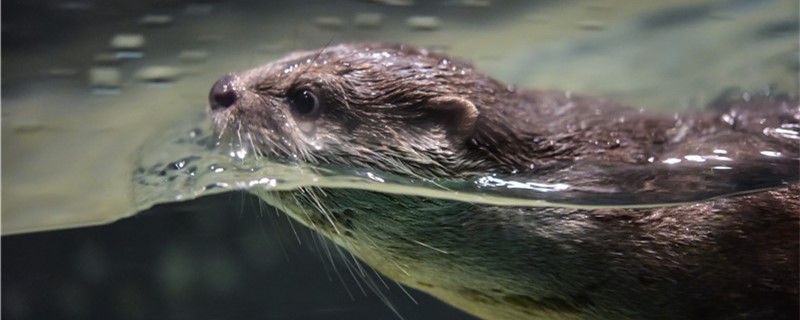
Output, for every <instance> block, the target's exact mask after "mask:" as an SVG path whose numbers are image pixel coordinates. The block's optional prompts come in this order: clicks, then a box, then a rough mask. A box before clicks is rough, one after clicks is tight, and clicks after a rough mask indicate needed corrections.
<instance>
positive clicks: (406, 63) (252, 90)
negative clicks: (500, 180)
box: [209, 44, 509, 177]
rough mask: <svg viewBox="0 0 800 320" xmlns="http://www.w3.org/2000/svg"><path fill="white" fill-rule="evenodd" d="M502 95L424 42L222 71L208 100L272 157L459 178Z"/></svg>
mask: <svg viewBox="0 0 800 320" xmlns="http://www.w3.org/2000/svg"><path fill="white" fill-rule="evenodd" d="M503 93H505V94H508V93H509V91H508V90H506V87H505V86H504V85H502V84H500V83H499V82H497V81H494V80H492V79H491V78H489V77H487V76H484V75H482V74H480V73H478V72H476V71H474V70H473V68H472V66H471V65H469V64H467V63H464V62H461V61H457V60H453V59H451V58H449V57H447V56H444V55H441V54H436V53H432V52H429V51H427V50H425V49H420V48H415V47H409V46H403V45H382V44H344V45H339V46H335V47H328V48H324V49H322V50H320V51H306V52H298V53H294V54H291V55H289V56H287V57H285V58H283V59H281V60H278V61H275V62H272V63H269V64H267V65H265V66H262V67H259V68H255V69H252V70H248V71H244V72H240V73H231V74H228V75H225V76H224V77H222V78H221V79H220V80H219V81H217V83H216V84H214V86H213V88H212V89H211V92H210V95H209V100H210V110H211V114H212V118H213V121H214V124H215V127H216V130H218V131H219V132H218V133H220V134H223V135H225V134H227V135H230V136H231V137H235V139H239V140H240V142H242V144H243V146H252V147H253V148H255V149H256V150H254V151H255V152H257V153H261V154H263V155H265V156H267V157H271V158H275V159H277V160H288V161H298V162H305V163H309V164H312V165H315V164H321V165H327V164H330V165H341V166H346V167H357V168H368V169H377V170H382V171H385V172H389V173H394V174H400V175H404V176H411V177H452V176H457V175H459V174H463V173H464V172H466V171H469V170H471V169H474V168H475V167H476V164H475V163H470V162H469V161H467V160H466V159H469V157H465V153H468V152H469V151H468V148H467V147H466V145H467V144H468V142H469V141H470V140H471V139H472V136H473V135H474V134H475V132H476V130H478V129H477V126H478V121H479V118H480V117H481V113H482V112H483V111H482V109H483V108H485V106H489V105H492V104H494V103H496V100H497V99H498V97H500V96H501V95H502V94H503Z"/></svg>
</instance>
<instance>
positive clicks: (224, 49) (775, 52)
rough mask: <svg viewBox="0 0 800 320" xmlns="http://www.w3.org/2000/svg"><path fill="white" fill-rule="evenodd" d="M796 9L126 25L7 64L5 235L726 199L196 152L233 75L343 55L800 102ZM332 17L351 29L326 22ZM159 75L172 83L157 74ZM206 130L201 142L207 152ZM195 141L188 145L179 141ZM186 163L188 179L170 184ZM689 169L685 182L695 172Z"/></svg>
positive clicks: (277, 13)
mask: <svg viewBox="0 0 800 320" xmlns="http://www.w3.org/2000/svg"><path fill="white" fill-rule="evenodd" d="M796 6H797V4H796V3H792V2H790V1H709V2H689V1H678V2H670V3H669V5H667V4H653V3H648V4H644V3H640V2H636V1H601V2H580V1H577V2H571V3H570V4H569V5H564V4H561V3H555V2H541V3H533V2H511V1H509V2H503V3H501V2H500V1H498V2H497V3H494V4H492V5H491V6H489V7H473V6H464V5H460V3H459V2H457V1H456V2H441V3H438V2H436V3H427V4H418V5H417V6H411V7H388V6H385V5H380V4H375V3H348V4H347V5H346V6H333V7H332V6H331V5H330V4H327V3H324V2H320V3H309V4H303V5H302V8H298V5H295V4H291V3H282V4H259V3H230V4H219V5H214V6H197V5H187V6H173V7H170V8H166V9H161V10H155V11H157V12H166V13H169V14H170V15H169V16H170V17H171V18H172V20H171V21H170V22H169V23H168V24H166V25H156V26H149V25H146V24H142V21H141V20H140V19H142V17H141V16H137V17H126V18H124V19H119V20H117V21H110V22H109V21H106V22H104V24H103V27H102V28H96V29H93V30H90V31H84V32H80V33H76V34H75V35H71V36H70V37H69V39H68V40H66V41H65V40H63V39H62V40H61V41H56V42H54V43H51V44H48V43H44V44H41V45H39V46H35V47H34V46H27V47H24V48H21V49H17V50H15V48H12V49H10V50H8V49H7V50H5V51H4V56H3V60H4V62H6V63H4V69H3V85H4V87H3V89H4V91H3V118H2V119H3V132H2V133H3V187H4V190H3V191H4V192H3V200H4V201H3V233H4V234H10V233H18V232H25V231H35V230H48V229H59V228H66V227H73V226H81V225H90V224H98V223H104V222H111V221H114V220H117V219H119V218H121V217H124V216H129V215H132V214H135V213H136V212H138V211H140V210H143V209H145V208H147V207H149V206H151V205H153V204H156V203H163V202H168V201H182V200H189V199H192V198H195V197H198V196H201V195H204V194H209V193H214V192H221V191H226V190H231V189H246V188H254V187H257V188H263V187H267V188H278V189H290V188H295V187H297V186H302V185H321V186H335V187H355V188H368V189H374V188H378V189H379V190H384V191H387V192H400V193H414V194H424V195H428V196H437V197H445V198H456V199H461V200H466V201H483V202H491V203H498V202H503V203H509V204H527V205H543V204H547V205H552V204H557V205H653V204H658V203H675V202H683V201H691V200H699V199H702V198H708V197H713V196H719V195H723V194H726V193H731V192H740V191H742V190H736V189H735V188H733V189H732V188H730V187H724V186H722V183H720V185H715V182H714V181H717V180H711V181H710V182H709V183H708V184H707V185H705V187H707V189H706V191H709V190H710V191H711V192H708V193H704V194H702V196H700V197H699V198H698V197H694V198H692V197H690V196H689V195H690V194H696V192H694V191H698V190H689V192H687V193H686V194H685V195H680V194H675V195H662V196H660V197H654V198H650V199H637V198H636V197H630V195H624V197H618V198H619V199H616V200H614V199H612V198H613V197H611V198H609V197H607V196H608V194H606V195H605V196H596V195H595V194H592V193H585V192H584V193H574V194H569V190H566V191H565V190H560V189H559V188H561V187H563V186H562V185H559V181H558V178H559V177H557V176H554V177H545V178H542V177H523V178H522V179H520V177H485V179H483V180H481V179H477V180H475V181H461V182H447V181H444V182H443V181H428V182H426V181H417V182H410V181H406V180H403V179H397V178H396V177H395V178H392V177H387V176H383V175H382V174H381V173H379V172H374V173H370V174H374V175H375V176H376V177H379V179H375V178H374V177H373V178H371V177H370V176H369V175H367V172H364V171H363V170H362V169H363V168H354V169H355V171H348V170H349V168H344V170H342V168H337V169H335V170H334V171H333V172H331V171H327V172H326V173H325V174H320V171H319V170H320V169H319V168H316V169H315V168H305V167H302V166H301V167H298V166H277V165H271V164H265V163H263V161H262V163H251V162H248V161H252V159H245V161H242V159H237V158H238V157H236V156H234V157H229V156H226V154H225V152H219V150H215V149H214V148H211V147H209V145H208V143H209V142H208V141H206V140H204V142H203V143H205V144H198V143H197V141H195V140H192V139H199V138H204V139H210V137H208V129H207V128H208V126H207V124H206V123H207V119H206V118H204V109H205V105H206V95H207V92H208V89H209V87H210V84H212V83H213V82H214V80H215V79H216V78H217V77H218V76H219V75H221V74H224V73H226V72H228V71H232V70H242V69H247V68H250V67H254V66H256V65H259V64H262V63H264V62H267V61H270V60H272V59H275V58H278V57H280V56H282V55H283V54H285V53H286V52H289V51H292V50H295V49H301V48H315V47H319V46H322V45H324V44H326V43H330V42H346V41H391V42H408V43H413V44H417V45H423V46H428V47H433V48H440V49H444V50H446V51H447V52H449V53H451V54H452V55H454V56H459V57H462V58H465V59H468V60H472V61H473V62H474V63H475V64H476V65H477V67H478V68H479V69H481V70H484V71H485V72H487V73H489V74H491V75H493V76H495V77H497V78H498V79H501V80H503V81H505V82H508V83H513V84H517V85H518V86H520V87H536V88H548V89H560V90H566V91H572V92H580V93H582V94H588V95H597V96H603V97H609V98H613V99H617V100H619V101H622V102H625V103H628V104H630V105H635V106H640V107H642V108H646V109H655V110H683V109H686V108H700V107H702V106H703V105H704V104H705V103H707V102H708V101H710V100H712V99H713V98H715V97H717V96H718V95H719V94H720V93H721V92H724V91H725V90H727V89H730V88H740V89H741V90H742V91H744V92H761V91H763V90H765V89H764V88H770V90H772V91H773V92H775V91H777V92H781V93H789V94H797V75H796V74H797V62H796V56H797V48H798V44H797V36H796V35H797V34H796V30H795V29H796V26H797V18H796V14H795V13H796ZM59 8H60V7H59ZM70 8H71V7H70ZM54 10H55V9H54ZM59 10H61V9H59ZM63 10H66V11H59V13H60V14H63V15H66V16H68V15H70V14H79V12H80V10H76V11H74V12H73V11H68V10H67V9H63ZM70 10H72V9H70ZM93 10H102V8H95V9H93ZM75 12H78V13H75ZM364 12H377V13H380V14H381V17H382V20H381V21H380V23H379V24H378V25H376V26H368V27H358V26H356V25H355V22H354V20H353V19H355V16H356V15H357V14H358V13H364ZM418 15H432V16H435V17H437V18H438V19H439V20H438V24H439V25H437V26H435V27H434V28H433V30H428V31H417V30H415V29H414V28H413V27H410V26H409V25H408V22H407V21H406V19H407V18H409V17H412V16H418ZM331 16H333V17H338V19H339V20H337V19H330V18H320V17H331ZM325 19H328V20H325ZM151 20H153V18H152V17H151ZM156 21H158V20H157V19H156ZM325 21H328V22H325ZM14 26H16V25H10V27H9V28H10V29H9V30H14V28H13V27H14ZM121 33H123V34H135V35H141V36H143V37H144V39H146V42H145V45H144V46H143V47H141V48H135V49H134V50H133V51H134V52H135V54H133V55H131V54H130V52H128V51H120V50H115V49H113V48H110V47H109V45H110V44H109V42H110V41H112V40H110V39H112V38H113V37H114V36H115V35H119V34H121ZM103 54H105V56H98V55H103ZM109 55H111V56H115V55H116V57H117V58H113V59H111V58H108V56H109ZM139 55H141V57H139ZM104 57H105V58H104ZM120 57H121V58H120ZM131 57H134V58H131ZM103 59H106V60H103ZM108 59H111V60H113V61H111V62H109V61H107V60H108ZM153 66H167V68H162V69H161V70H162V72H161V74H158V73H157V72H155V73H156V75H155V76H152V75H151V74H153V73H154V71H153V69H152V67H153ZM97 68H110V69H113V70H115V72H117V73H118V75H119V80H117V82H114V84H113V85H112V88H110V89H109V88H107V87H104V85H103V83H102V81H101V82H97V80H91V79H90V78H91V75H92V72H97V70H98V69H97ZM164 69H166V70H167V71H163V70H164ZM148 72H149V73H148ZM164 74H166V75H164ZM148 75H150V76H148ZM148 77H149V78H148ZM159 77H162V78H163V77H165V79H162V78H159ZM92 81H94V85H92ZM87 82H88V83H87ZM196 128H200V129H201V130H200V131H198V132H196V134H197V136H196V137H192V136H191V132H193V130H195V129H196ZM181 139H183V140H185V141H184V142H187V143H183V144H182V143H178V140H181ZM700 156H708V157H711V156H713V154H711V153H709V154H704V155H700ZM196 157H199V158H196ZM788 158H792V156H791V155H789V156H788ZM181 159H186V160H187V161H186V164H185V165H186V167H181V168H177V169H176V170H173V171H174V172H173V171H170V170H171V169H170V166H173V167H174V166H176V165H177V162H180V161H181ZM708 159H712V158H708ZM765 159H766V161H772V160H774V159H768V158H765ZM176 161H177V162H176ZM713 164H714V161H709V162H706V163H705V164H703V165H713ZM717 165H718V163H717ZM675 167H677V169H675V171H674V172H675V174H676V175H680V174H691V170H686V171H681V170H682V169H681V168H682V167H681V166H673V168H675ZM159 168H161V169H163V170H167V171H169V172H167V173H168V174H165V175H163V176H162V177H164V178H165V179H167V180H163V181H162V180H159V178H158V177H159V175H158V173H159ZM622 169H624V168H615V170H622ZM695 169H696V168H695ZM220 170H221V172H217V171H220ZM611 171H613V170H610V171H609V172H611ZM343 172H344V173H345V174H342V173H343ZM348 172H349V173H348ZM681 172H684V173H681ZM609 174H610V173H609ZM730 174H731V173H730V172H724V173H721V174H720V176H721V177H724V176H725V175H730ZM170 179H171V180H170ZM380 179H383V180H387V179H388V180H389V181H392V182H393V183H385V181H384V182H383V183H380V182H377V181H378V180H380ZM767 180H769V179H767ZM719 181H724V178H722V179H721V180H719ZM775 182H776V181H774V180H770V181H764V184H763V185H760V186H763V187H769V186H772V185H774V183H775ZM443 184H444V185H447V189H449V190H455V191H459V193H453V192H448V191H446V190H445V189H443V188H441V186H442V185H443ZM509 186H516V187H515V188H511V189H510V188H509ZM598 187H602V186H598ZM726 188H727V189H726ZM512 189H513V190H512ZM562 189H563V188H562ZM509 190H511V191H509ZM580 199H583V200H580ZM543 201H544V202H543Z"/></svg>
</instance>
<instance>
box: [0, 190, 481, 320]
mask: <svg viewBox="0 0 800 320" xmlns="http://www.w3.org/2000/svg"><path fill="white" fill-rule="evenodd" d="M292 227H294V229H295V230H297V234H296V235H295V233H294V232H293V231H292ZM327 250H330V252H331V254H330V258H329V256H328V254H327V252H329V251H327ZM346 258H347V259H346V260H347V263H349V264H350V266H351V267H352V266H353V265H352V258H351V257H349V255H348V256H347V257H346ZM347 263H345V262H343V261H342V259H341V257H340V255H339V253H338V252H337V251H336V249H335V247H334V245H333V244H331V243H329V242H327V241H324V240H320V239H319V236H317V235H316V234H314V233H313V232H312V231H310V230H309V229H307V228H305V227H303V226H300V225H299V224H298V223H297V222H293V225H290V224H289V221H288V220H287V217H286V216H285V215H284V214H283V213H280V214H279V213H276V212H275V210H274V209H272V208H269V207H267V206H266V205H264V204H262V203H260V202H259V200H258V199H257V198H255V197H252V196H249V195H246V194H243V193H227V194H222V195H217V196H212V197H205V198H201V199H198V200H195V201H191V202H185V203H174V204H168V205H161V206H157V207H155V208H153V209H151V210H148V211H145V212H143V213H140V214H138V215H136V216H134V217H131V218H127V219H124V220H121V221H118V222H116V223H113V224H111V225H106V226H98V227H89V228H79V229H71V230H62V231H51V232H41V233H33V234H26V235H15V236H7V237H3V238H2V316H3V319H400V317H398V316H397V315H395V314H394V313H393V312H392V310H391V309H390V307H388V306H387V304H386V303H385V302H384V301H382V300H381V299H380V297H379V294H380V295H385V296H386V298H387V300H388V301H389V302H390V303H391V304H392V305H393V306H394V307H395V308H396V310H397V311H398V313H399V314H400V315H402V317H404V318H405V319H469V318H470V317H469V316H467V315H465V314H463V313H462V312H460V311H458V310H455V309H453V308H451V307H449V306H447V305H445V304H443V303H441V302H439V301H437V300H436V299H433V298H431V297H429V296H427V295H426V294H423V293H421V292H418V291H414V290H412V289H407V290H408V292H409V294H410V295H411V297H413V299H414V300H415V301H416V303H415V302H414V301H412V300H411V298H409V296H408V295H406V293H404V292H403V291H402V290H400V288H399V287H398V285H397V284H395V283H394V282H392V281H391V280H389V279H385V278H384V279H382V280H379V279H378V278H377V276H376V274H375V273H374V272H373V271H372V270H371V269H367V275H366V276H364V275H359V274H358V272H357V271H354V274H351V273H350V271H349V269H348V265H347ZM365 277H366V278H365ZM381 281H383V282H381ZM384 282H385V284H386V286H384ZM370 284H372V285H376V286H377V287H378V292H379V293H376V292H375V291H373V289H370V288H369V285H370ZM387 287H388V288H387ZM361 288H363V291H362V289H361ZM351 295H352V296H351Z"/></svg>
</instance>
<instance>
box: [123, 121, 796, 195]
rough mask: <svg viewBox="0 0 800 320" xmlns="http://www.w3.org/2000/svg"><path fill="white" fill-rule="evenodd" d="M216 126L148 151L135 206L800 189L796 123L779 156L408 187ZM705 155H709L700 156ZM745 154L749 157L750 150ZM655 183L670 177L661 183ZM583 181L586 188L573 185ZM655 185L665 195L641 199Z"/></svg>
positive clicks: (717, 155)
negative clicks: (331, 191)
mask: <svg viewBox="0 0 800 320" xmlns="http://www.w3.org/2000/svg"><path fill="white" fill-rule="evenodd" d="M208 122H209V120H208V119H206V117H205V116H201V115H200V116H198V120H197V121H194V122H186V123H184V124H183V126H176V127H175V128H172V129H170V130H169V131H166V132H163V133H161V134H159V136H158V138H154V139H152V140H151V141H149V142H148V143H147V144H146V145H145V146H144V147H143V148H142V149H141V151H140V158H139V159H138V161H137V163H136V169H135V170H134V174H133V200H134V202H135V203H136V205H137V207H140V208H148V207H150V206H152V205H154V204H157V203H165V202H172V201H183V200H189V199H194V198H197V197H200V196H203V195H210V194H216V193H221V192H227V191H232V190H254V191H256V190H259V189H261V190H264V189H266V190H294V189H298V188H302V187H325V188H349V189H361V190H372V191H378V192H385V193H393V194H404V195H416V196H424V197H435V198H441V199H449V200H457V201H466V202H475V203H485V204H492V205H509V206H560V207H582V208H599V207H627V208H634V207H636V208H645V207H656V206H664V205H679V204H685V203H690V202H694V201H702V200H708V199H712V198H716V197H723V196H727V195H733V194H741V193H747V192H756V191H760V190H764V189H769V188H776V187H783V186H786V185H787V184H789V183H797V182H798V180H800V175H799V172H798V170H797V168H800V158H799V157H798V155H797V152H798V149H797V147H796V146H794V147H793V141H796V140H800V128H798V126H797V124H791V123H787V124H784V125H783V126H781V127H777V128H771V127H768V128H765V129H764V132H765V133H774V134H772V135H771V136H772V137H777V138H778V139H779V140H783V141H784V142H783V143H784V144H785V145H783V147H785V149H781V150H779V151H776V150H751V152H750V153H748V152H740V151H738V150H737V152H730V153H729V152H728V150H724V149H720V148H719V147H717V144H716V142H715V141H713V140H712V141H709V142H708V143H707V144H706V145H704V146H703V145H701V146H698V147H697V148H696V152H693V153H690V154H688V153H687V154H685V155H678V156H675V157H670V158H667V159H663V160H662V159H659V161H656V162H654V163H652V164H649V165H632V164H620V163H607V164H603V163H597V162H592V163H589V164H581V162H577V163H576V164H574V165H572V166H570V167H569V168H567V169H564V170H559V171H556V172H549V173H545V174H538V173H537V174H524V173H519V174H506V175H498V174H486V175H478V176H476V177H470V178H467V179H459V180H448V179H416V178H408V177H402V176H396V175H392V174H390V173H386V172H380V171H376V170H374V169H371V168H341V167H330V166H328V167H320V166H312V165H309V164H306V163H302V162H295V163H290V164H285V163H276V162H273V161H270V159H269V158H264V157H258V156H256V152H255V151H254V150H252V148H251V147H250V146H247V145H239V144H235V143H230V142H223V141H220V140H218V139H217V137H216V136H215V135H214V133H213V132H212V130H211V129H210V128H208V126H207V123H208ZM766 137H767V135H766V134H765V137H764V138H766ZM704 149H705V153H701V152H702V150H704ZM749 149H752V148H749ZM743 150H747V149H746V146H744V148H743ZM754 152H757V154H752V153H754ZM698 153H700V154H698ZM753 159H756V160H755V161H754V160H753ZM654 175H656V176H663V178H660V179H661V180H658V181H654V180H653V179H652V177H653V176H654ZM585 177H588V179H586V180H588V182H586V181H580V185H575V184H572V181H573V180H583V178H585ZM637 179H638V180H637ZM687 181H692V182H694V183H691V184H687V183H686V182H687ZM647 184H650V185H658V186H660V187H661V188H664V190H662V191H659V192H636V190H641V189H644V188H643V186H645V185H647ZM687 186H688V187H687Z"/></svg>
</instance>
